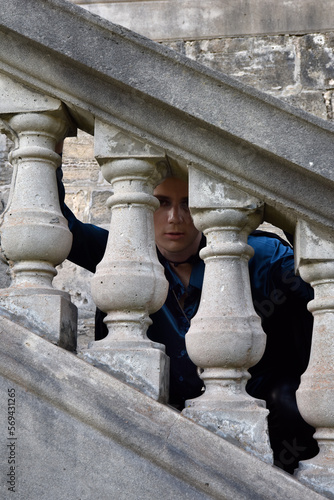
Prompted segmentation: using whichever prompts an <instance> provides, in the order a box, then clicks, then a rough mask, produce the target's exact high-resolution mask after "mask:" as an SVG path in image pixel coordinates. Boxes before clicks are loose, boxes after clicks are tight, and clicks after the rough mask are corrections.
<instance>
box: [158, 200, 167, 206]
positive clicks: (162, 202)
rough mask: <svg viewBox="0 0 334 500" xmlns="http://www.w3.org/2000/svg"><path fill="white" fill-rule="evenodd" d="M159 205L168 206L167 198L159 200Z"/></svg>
mask: <svg viewBox="0 0 334 500" xmlns="http://www.w3.org/2000/svg"><path fill="white" fill-rule="evenodd" d="M159 202H160V206H161V207H168V205H169V203H168V201H167V200H159Z"/></svg>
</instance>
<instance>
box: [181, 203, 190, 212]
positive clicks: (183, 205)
mask: <svg viewBox="0 0 334 500" xmlns="http://www.w3.org/2000/svg"><path fill="white" fill-rule="evenodd" d="M181 208H182V209H183V210H187V211H188V210H189V206H188V203H187V202H186V201H185V202H184V203H181Z"/></svg>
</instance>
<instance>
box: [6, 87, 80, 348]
mask: <svg viewBox="0 0 334 500" xmlns="http://www.w3.org/2000/svg"><path fill="white" fill-rule="evenodd" d="M7 83H8V82H7ZM9 83H10V85H9V86H6V88H8V89H10V91H11V92H12V93H10V94H9V95H8V96H7V97H6V100H5V102H4V106H3V108H7V109H5V110H6V111H7V113H6V114H3V115H2V117H3V119H4V120H3V122H2V129H3V131H4V132H5V133H7V134H8V135H10V136H11V138H12V139H14V141H15V147H14V149H13V150H12V151H11V153H10V161H11V162H12V164H13V167H14V174H13V180H12V187H11V195H10V200H9V203H8V206H7V208H6V211H5V212H4V215H3V221H2V228H1V246H2V251H3V253H4V254H5V256H6V258H7V259H8V260H9V261H10V263H11V274H12V283H11V286H10V287H9V288H7V289H2V290H1V292H0V305H2V306H3V307H5V308H7V309H9V310H10V311H12V312H14V313H15V314H16V315H18V316H19V317H21V321H24V320H25V321H26V322H27V325H28V326H29V327H30V328H33V329H35V331H36V333H39V334H40V335H43V336H45V337H46V338H48V339H49V340H51V341H52V342H54V343H57V344H59V345H60V346H62V347H65V348H68V349H75V347H76V308H75V306H74V305H73V304H72V303H71V301H70V297H69V295H68V294H67V293H65V292H62V291H59V290H56V289H54V288H53V286H52V279H53V277H54V276H55V275H56V273H57V272H56V270H55V266H56V265H58V264H60V263H61V262H62V261H63V260H64V259H65V258H66V257H67V255H68V253H69V251H70V248H71V244H72V235H71V233H70V232H69V230H68V227H67V221H66V220H65V218H64V217H63V216H62V213H61V211H60V207H59V201H58V190H57V183H56V168H57V166H58V165H59V163H60V157H59V155H57V154H56V153H55V152H54V151H55V145H56V142H57V141H59V140H60V139H61V138H62V137H63V136H64V134H65V132H66V130H67V128H68V122H67V116H66V114H65V112H64V110H63V107H62V104H61V103H60V102H59V101H56V100H55V99H51V98H48V97H47V96H41V95H40V94H36V93H33V92H31V91H29V90H28V89H26V88H24V87H22V86H20V85H19V84H17V83H16V82H13V81H10V82H9ZM21 105H22V108H23V110H27V112H25V113H18V114H14V113H13V111H15V110H16V108H17V107H18V106H21ZM34 109H36V112H33V110H34ZM43 109H45V111H44V112H43V111H42V110H43ZM28 110H31V112H29V111H28Z"/></svg>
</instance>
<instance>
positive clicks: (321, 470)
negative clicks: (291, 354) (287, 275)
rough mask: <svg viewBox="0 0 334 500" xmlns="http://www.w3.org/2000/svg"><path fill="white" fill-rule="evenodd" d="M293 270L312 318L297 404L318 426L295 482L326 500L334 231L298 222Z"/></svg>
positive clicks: (332, 460) (333, 405) (332, 435)
mask: <svg viewBox="0 0 334 500" xmlns="http://www.w3.org/2000/svg"><path fill="white" fill-rule="evenodd" d="M295 248H296V267H297V269H298V271H299V273H300V275H301V277H302V278H303V279H304V280H305V281H307V282H308V283H310V284H311V285H312V287H313V288H314V300H312V301H311V302H309V305H308V308H309V310H310V311H311V312H312V313H313V316H314V326H313V337H312V349H311V356H310V361H309V365H308V368H307V370H306V371H305V373H304V374H303V375H302V377H301V384H300V387H299V389H298V391H297V404H298V408H299V410H300V412H301V414H302V416H303V418H304V419H305V420H306V421H307V422H308V423H309V424H311V425H313V427H315V428H316V433H315V435H314V437H315V439H317V441H318V445H319V450H320V451H319V454H318V455H317V456H316V457H314V458H312V459H310V460H306V461H303V462H300V464H299V468H298V470H297V472H296V476H297V478H298V479H299V480H300V481H302V482H303V483H305V484H307V485H308V486H310V487H311V488H313V489H316V490H317V491H319V492H320V493H322V494H323V495H325V496H326V497H327V498H332V499H333V498H334V233H333V231H330V230H329V229H328V230H324V229H320V228H317V227H316V226H315V225H311V224H309V223H306V222H305V221H300V222H298V224H297V229H296V237H295Z"/></svg>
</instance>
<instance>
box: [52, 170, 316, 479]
mask: <svg viewBox="0 0 334 500" xmlns="http://www.w3.org/2000/svg"><path fill="white" fill-rule="evenodd" d="M62 189H63V188H62V184H61V183H60V193H62V194H64V193H63V191H61V190H62ZM154 195H155V196H156V197H157V198H158V200H159V201H160V207H159V208H158V209H157V211H156V212H155V214H154V226H155V240H156V245H157V253H158V258H159V260H160V262H161V264H162V265H163V267H164V269H165V276H166V278H167V280H168V282H169V291H168V296H167V299H166V302H165V304H164V305H163V307H162V308H161V309H160V310H159V311H157V312H156V313H154V314H152V315H151V319H152V325H151V326H150V327H149V329H148V332H147V335H148V337H149V338H150V339H151V340H153V341H156V342H159V343H162V344H164V345H165V346H166V353H167V355H168V356H169V357H170V372H171V373H170V399H169V403H170V404H171V405H173V406H174V407H175V408H178V409H180V410H182V408H183V407H184V404H185V401H186V400H187V399H192V398H195V397H198V396H200V395H201V393H202V391H203V390H204V387H203V382H202V380H201V379H200V378H199V377H198V374H197V368H196V366H195V365H194V364H193V363H192V361H191V360H190V358H189V357H188V354H187V351H186V346H185V335H186V333H187V331H188V329H189V326H190V321H191V319H192V318H193V317H194V315H195V314H196V312H197V309H198V306H199V303H200V297H201V290H202V283H203V277H204V267H205V265H204V262H203V261H202V260H201V259H200V257H199V250H200V249H201V248H202V247H203V246H205V238H204V236H203V235H202V234H201V233H200V232H199V231H198V230H197V229H196V228H195V226H194V224H193V221H192V218H191V214H190V211H189V208H188V185H187V183H186V182H184V181H182V180H180V179H177V178H167V179H166V180H165V181H164V182H162V183H161V184H160V185H159V186H157V188H156V189H155V191H154ZM62 199H63V198H62V196H61V200H62ZM61 205H62V209H63V212H64V215H65V217H67V219H68V221H69V228H70V230H71V231H72V233H73V246H72V250H71V253H70V255H69V257H68V258H69V260H71V261H72V262H75V263H76V264H79V265H81V266H83V267H85V268H86V269H89V270H90V271H92V272H94V271H95V267H96V265H97V264H98V262H99V261H100V260H101V259H102V257H103V254H104V250H105V247H106V242H107V237H108V232H107V231H105V230H103V229H101V228H97V227H96V226H92V225H90V224H83V223H81V222H80V221H78V220H77V219H76V218H75V217H74V215H73V214H72V212H70V210H69V209H68V208H67V207H66V206H65V205H64V204H63V202H62V203H61ZM248 243H249V244H250V245H251V246H252V247H253V248H254V251H255V254H254V257H253V258H252V259H251V260H250V262H249V271H250V279H251V289H252V296H253V302H254V307H255V310H256V311H257V313H258V314H259V315H260V317H261V319H262V326H263V329H264V331H265V332H266V334H267V346H266V350H265V353H264V355H263V357H262V359H261V361H260V362H259V363H258V364H257V365H256V366H255V367H253V368H251V369H250V372H251V374H252V378H251V379H250V381H249V382H248V384H247V390H248V392H249V394H250V395H252V396H254V397H256V398H259V399H264V400H265V401H266V403H267V407H268V409H269V411H270V413H269V419H268V423H269V435H270V440H271V445H272V448H273V451H274V460H275V463H276V465H278V466H279V467H281V468H283V469H284V470H286V471H288V472H290V473H293V470H294V468H296V467H297V466H298V462H299V460H304V459H307V458H310V457H312V456H314V455H315V454H316V453H317V451H318V447H317V443H316V441H315V440H314V439H313V437H312V436H313V432H314V429H313V428H312V427H310V426H309V425H308V424H306V422H305V421H304V420H303V419H302V417H301V415H300V414H299V411H298V408H297V404H296V399H295V392H296V390H297V388H298V386H299V382H300V375H301V374H302V373H303V372H304V371H305V369H306V367H307V364H308V358H309V352H310V345H311V335H312V316H311V314H310V313H309V312H308V311H307V308H306V305H307V302H308V301H309V300H310V299H311V298H312V289H311V287H310V286H309V285H307V284H306V283H304V282H303V281H302V280H301V279H300V278H299V277H297V276H295V275H294V258H293V251H292V248H291V247H290V245H289V244H287V243H286V242H284V241H282V240H281V239H279V238H278V237H276V236H275V235H272V234H270V233H264V232H262V231H255V232H254V233H252V234H251V235H250V236H249V239H248ZM103 316H104V313H101V312H100V311H97V316H96V332H95V333H96V335H95V338H96V340H100V339H102V338H104V337H105V336H106V335H107V328H106V326H105V324H104V323H103Z"/></svg>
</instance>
